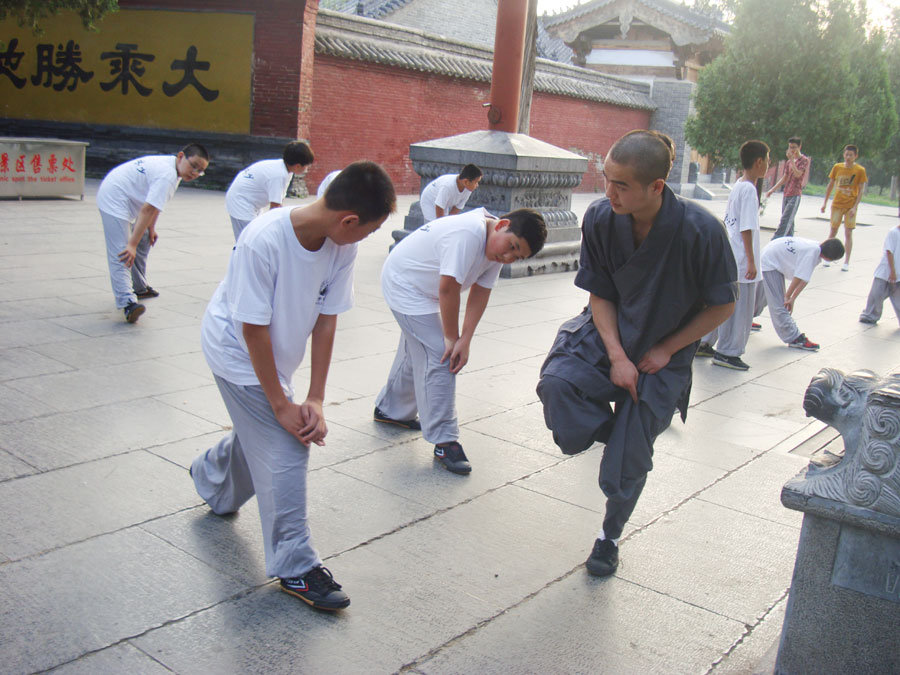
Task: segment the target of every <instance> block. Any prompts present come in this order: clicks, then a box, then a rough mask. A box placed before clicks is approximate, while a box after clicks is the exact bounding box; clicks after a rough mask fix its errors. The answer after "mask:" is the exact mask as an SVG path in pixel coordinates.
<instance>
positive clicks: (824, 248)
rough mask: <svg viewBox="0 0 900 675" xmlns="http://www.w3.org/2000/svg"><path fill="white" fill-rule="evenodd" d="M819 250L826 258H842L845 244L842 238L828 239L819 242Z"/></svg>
mask: <svg viewBox="0 0 900 675" xmlns="http://www.w3.org/2000/svg"><path fill="white" fill-rule="evenodd" d="M819 251H820V252H821V254H822V257H823V258H825V260H840V259H841V258H843V257H844V245H843V244H842V243H841V240H840V239H826V240H825V241H823V242H822V243H821V244H819Z"/></svg>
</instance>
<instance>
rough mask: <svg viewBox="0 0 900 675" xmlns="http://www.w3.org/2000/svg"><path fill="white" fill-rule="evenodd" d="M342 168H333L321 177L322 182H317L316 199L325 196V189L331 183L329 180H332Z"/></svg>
mask: <svg viewBox="0 0 900 675" xmlns="http://www.w3.org/2000/svg"><path fill="white" fill-rule="evenodd" d="M342 170H343V169H335V170H334V171H332V172H331V173H329V174H328V175H327V176H325V178H323V179H322V182H321V183H319V187H318V188H317V189H316V199H321V198H322V197H323V196H325V190H327V189H328V186H329V185H331V181H333V180H334V179H335V178H336V177H337V175H338V174H339V173H340V172H341V171H342Z"/></svg>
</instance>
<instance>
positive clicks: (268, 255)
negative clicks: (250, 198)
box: [201, 209, 357, 394]
mask: <svg viewBox="0 0 900 675" xmlns="http://www.w3.org/2000/svg"><path fill="white" fill-rule="evenodd" d="M291 211H292V209H273V210H272V211H269V212H268V213H264V214H263V215H261V216H259V217H258V218H256V219H255V220H254V221H253V222H252V223H250V225H248V226H247V228H246V229H245V230H244V231H243V232H242V233H241V237H240V239H239V240H238V242H237V244H236V245H235V247H234V251H232V253H231V260H230V261H229V262H228V271H227V272H226V274H225V279H223V280H222V283H221V284H219V287H218V288H217V289H216V292H215V293H214V294H213V297H212V300H210V301H209V305H208V306H207V308H206V313H205V314H204V316H203V325H202V329H201V334H202V336H201V341H202V346H203V354H204V355H205V356H206V361H207V363H209V367H210V368H211V369H212V371H213V372H214V373H215V374H216V375H218V376H219V377H221V378H223V379H225V380H228V381H229V382H231V383H233V384H239V385H258V384H259V379H258V378H257V377H256V373H255V372H254V371H253V364H252V363H251V361H250V354H249V353H248V351H247V344H246V342H245V341H244V335H243V323H252V324H256V325H260V326H264V325H267V326H269V335H270V337H271V340H272V350H273V352H274V355H275V368H276V370H277V371H278V380H279V381H280V382H281V386H282V388H283V389H284V390H285V391H286V392H288V393H289V394H292V393H293V391H292V389H291V377H293V375H294V371H295V370H297V367H298V366H299V365H300V363H301V361H303V354H304V352H305V350H306V341H307V338H309V335H310V333H311V332H312V329H313V327H314V326H315V323H316V320H317V319H318V317H319V314H339V313H341V312H345V311H347V310H348V309H350V308H351V307H352V306H353V263H354V261H355V260H356V249H357V245H356V244H350V245H346V246H338V245H337V244H335V243H334V242H333V241H331V239H326V240H325V243H324V244H323V245H322V248H320V249H319V250H318V251H307V250H306V249H305V248H303V246H302V245H301V244H300V242H299V241H298V240H297V236H296V235H295V234H294V228H293V226H292V225H291V217H290V215H291Z"/></svg>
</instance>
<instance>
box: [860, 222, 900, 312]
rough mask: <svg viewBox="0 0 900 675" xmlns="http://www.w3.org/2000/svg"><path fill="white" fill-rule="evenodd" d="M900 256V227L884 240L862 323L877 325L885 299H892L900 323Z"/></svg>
mask: <svg viewBox="0 0 900 675" xmlns="http://www.w3.org/2000/svg"><path fill="white" fill-rule="evenodd" d="M898 255H900V225H898V226H897V227H894V228H891V230H890V232H888V233H887V237H885V238H884V255H882V256H881V262H879V263H878V267H876V268H875V278H874V279H872V289H871V290H870V291H869V299H868V300H867V301H866V308H865V309H864V310H863V313H862V314H860V315H859V321H860V323H869V324H875V323H878V320H879V319H880V318H881V310H882V308H883V307H884V299H885V298H890V299H891V305H893V306H894V313H895V314H896V315H897V320H898V321H900V288H898V287H897V256H898Z"/></svg>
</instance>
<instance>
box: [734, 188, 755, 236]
mask: <svg viewBox="0 0 900 675" xmlns="http://www.w3.org/2000/svg"><path fill="white" fill-rule="evenodd" d="M747 185H748V186H750V187H751V188H752V189H747V188H744V189H743V190H741V193H740V194H739V195H738V199H739V200H740V201H739V203H738V209H737V213H738V219H739V221H738V225H739V228H740V231H741V232H745V231H747V230H755V229H758V228H759V200H758V199H757V198H756V188H755V187H753V186H752V184H751V183H747Z"/></svg>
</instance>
